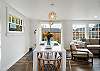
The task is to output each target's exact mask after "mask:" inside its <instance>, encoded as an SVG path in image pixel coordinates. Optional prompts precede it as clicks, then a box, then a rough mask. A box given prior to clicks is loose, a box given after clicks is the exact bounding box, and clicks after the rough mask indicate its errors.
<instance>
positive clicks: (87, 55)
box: [70, 44, 93, 64]
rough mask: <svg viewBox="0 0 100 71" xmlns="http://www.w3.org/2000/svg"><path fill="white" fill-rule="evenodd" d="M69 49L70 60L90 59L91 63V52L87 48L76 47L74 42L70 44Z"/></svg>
mask: <svg viewBox="0 0 100 71" xmlns="http://www.w3.org/2000/svg"><path fill="white" fill-rule="evenodd" d="M70 51H71V58H72V60H83V61H89V60H90V59H91V63H92V64H93V54H92V53H91V52H90V51H89V50H88V49H86V48H84V49H83V48H81V49H78V48H76V46H75V44H71V45H70Z"/></svg>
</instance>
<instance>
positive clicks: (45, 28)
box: [41, 23, 62, 43]
mask: <svg viewBox="0 0 100 71" xmlns="http://www.w3.org/2000/svg"><path fill="white" fill-rule="evenodd" d="M61 26H62V25H61V24H56V23H55V24H53V25H51V28H50V25H49V24H41V31H42V41H46V40H47V38H46V37H45V34H46V33H47V32H51V33H52V34H53V37H51V41H57V42H58V43H61Z"/></svg>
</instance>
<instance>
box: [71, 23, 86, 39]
mask: <svg viewBox="0 0 100 71" xmlns="http://www.w3.org/2000/svg"><path fill="white" fill-rule="evenodd" d="M72 28H73V40H82V39H83V38H85V28H86V26H85V25H84V24H73V25H72Z"/></svg>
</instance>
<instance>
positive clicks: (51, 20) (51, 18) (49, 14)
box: [48, 0, 57, 25]
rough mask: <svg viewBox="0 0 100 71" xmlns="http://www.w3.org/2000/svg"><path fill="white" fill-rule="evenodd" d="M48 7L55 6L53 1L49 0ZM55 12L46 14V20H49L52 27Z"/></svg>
mask: <svg viewBox="0 0 100 71" xmlns="http://www.w3.org/2000/svg"><path fill="white" fill-rule="evenodd" d="M49 2H50V6H52V7H54V5H55V0H49ZM56 17H57V16H56V12H55V11H50V12H49V13H48V19H49V24H50V25H52V24H53V23H54V22H55V21H56Z"/></svg>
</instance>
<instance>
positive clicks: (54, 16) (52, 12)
mask: <svg viewBox="0 0 100 71" xmlns="http://www.w3.org/2000/svg"><path fill="white" fill-rule="evenodd" d="M48 18H49V24H50V25H52V24H53V22H54V21H55V20H56V12H54V11H51V12H49V14H48Z"/></svg>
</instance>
